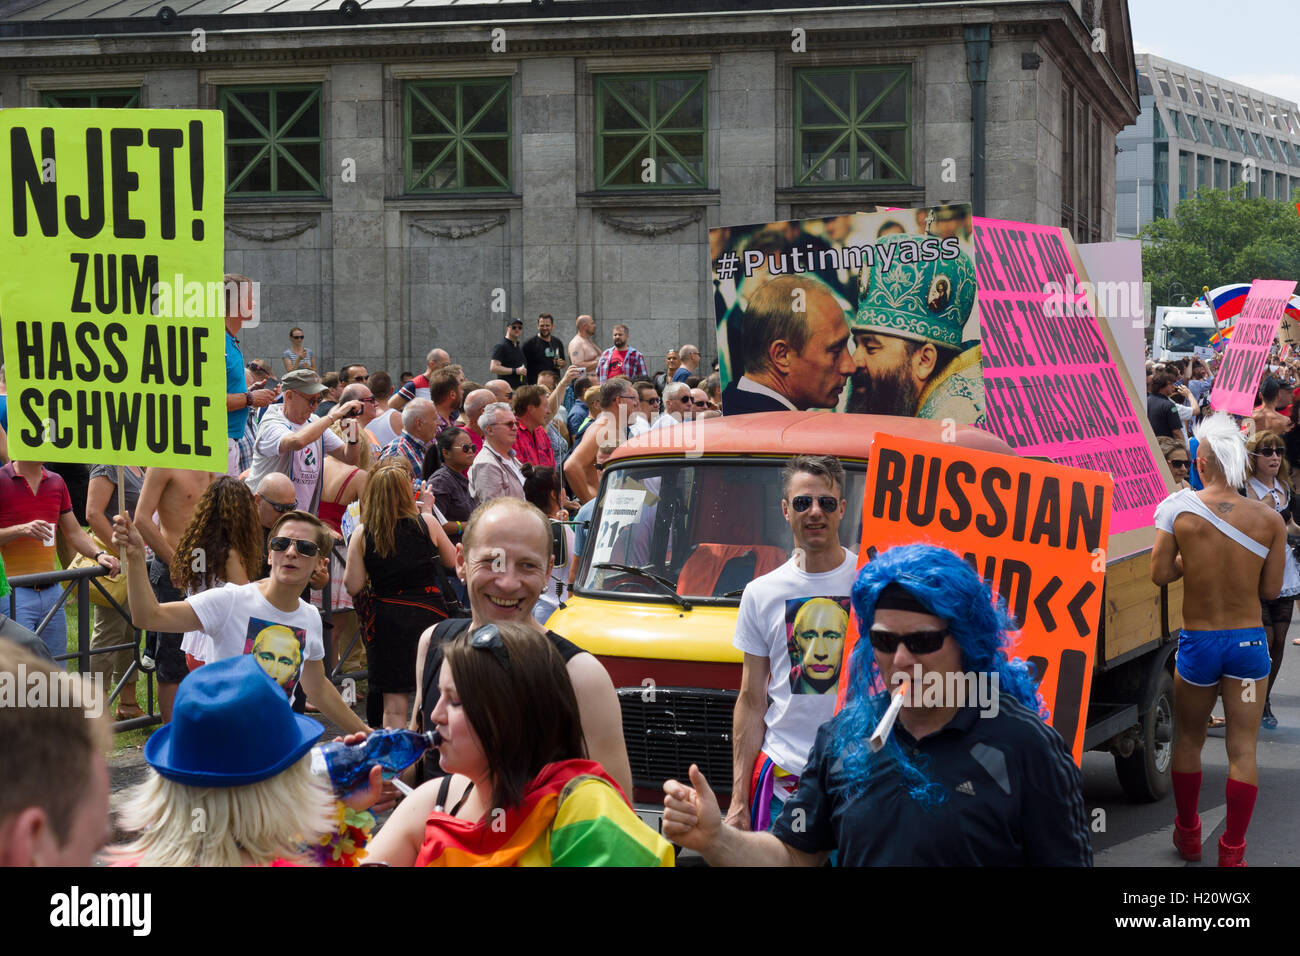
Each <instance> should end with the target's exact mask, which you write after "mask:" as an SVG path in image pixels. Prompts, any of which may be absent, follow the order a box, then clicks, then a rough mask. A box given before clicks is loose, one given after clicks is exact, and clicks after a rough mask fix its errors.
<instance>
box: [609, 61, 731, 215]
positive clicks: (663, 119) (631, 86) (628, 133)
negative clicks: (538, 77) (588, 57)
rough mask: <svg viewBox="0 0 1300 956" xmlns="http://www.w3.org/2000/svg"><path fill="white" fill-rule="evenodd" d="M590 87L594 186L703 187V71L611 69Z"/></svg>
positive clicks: (706, 172) (706, 116) (706, 153)
mask: <svg viewBox="0 0 1300 956" xmlns="http://www.w3.org/2000/svg"><path fill="white" fill-rule="evenodd" d="M595 87H596V163H595V167H596V188H597V189H643V190H672V189H707V188H708V185H709V135H708V134H709V74H708V73H707V72H690V73H612V74H605V75H601V76H597V77H596V82H595ZM646 160H650V161H651V165H650V166H646V164H645V161H646ZM647 171H650V172H652V173H653V176H652V178H651V179H650V181H648V182H647V181H645V173H646V172H647Z"/></svg>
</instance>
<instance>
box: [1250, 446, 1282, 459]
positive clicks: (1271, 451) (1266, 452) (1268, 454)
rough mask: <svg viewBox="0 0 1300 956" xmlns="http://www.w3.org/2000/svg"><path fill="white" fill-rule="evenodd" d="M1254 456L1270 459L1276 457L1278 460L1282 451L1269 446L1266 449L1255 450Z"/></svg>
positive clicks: (1276, 447)
mask: <svg viewBox="0 0 1300 956" xmlns="http://www.w3.org/2000/svg"><path fill="white" fill-rule="evenodd" d="M1255 454H1256V455H1259V456H1261V457H1263V458H1272V457H1274V456H1275V455H1276V456H1277V457H1278V458H1281V457H1282V449H1281V448H1279V447H1278V446H1277V445H1269V446H1268V447H1267V448H1256V449H1255Z"/></svg>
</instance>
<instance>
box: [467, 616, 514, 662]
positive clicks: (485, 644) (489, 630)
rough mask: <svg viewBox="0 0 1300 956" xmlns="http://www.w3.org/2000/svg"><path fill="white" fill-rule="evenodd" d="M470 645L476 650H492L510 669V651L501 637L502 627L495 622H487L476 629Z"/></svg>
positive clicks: (494, 655)
mask: <svg viewBox="0 0 1300 956" xmlns="http://www.w3.org/2000/svg"><path fill="white" fill-rule="evenodd" d="M469 646H470V647H472V648H474V650H476V651H490V652H491V654H492V656H493V657H495V658H496V659H497V661H498V662H500V664H501V666H502V667H503V668H504V669H505V670H510V652H509V651H507V650H506V644H505V641H503V640H502V639H501V628H499V627H497V626H496V625H495V624H485V625H483V626H482V627H480V628H479V629H478V630H477V631H475V632H474V634H473V636H472V637H470V639H469Z"/></svg>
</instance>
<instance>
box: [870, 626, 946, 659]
mask: <svg viewBox="0 0 1300 956" xmlns="http://www.w3.org/2000/svg"><path fill="white" fill-rule="evenodd" d="M870 633H871V646H872V647H874V648H875V649H876V650H878V651H880V652H882V653H884V654H893V653H894V652H895V651H897V650H898V645H899V644H900V643H901V644H905V645H906V646H907V649H908V650H909V651H911V652H912V653H913V654H918V655H920V654H933V653H934V652H935V651H937V650H938V649H939V648H941V647H943V642H944V639H945V638H946V637H947V636H948V631H947V629H946V628H940V629H939V630H937V631H911V632H909V633H907V634H895V633H894V632H893V631H886V630H883V629H878V628H874V627H873V628H872V629H871V632H870Z"/></svg>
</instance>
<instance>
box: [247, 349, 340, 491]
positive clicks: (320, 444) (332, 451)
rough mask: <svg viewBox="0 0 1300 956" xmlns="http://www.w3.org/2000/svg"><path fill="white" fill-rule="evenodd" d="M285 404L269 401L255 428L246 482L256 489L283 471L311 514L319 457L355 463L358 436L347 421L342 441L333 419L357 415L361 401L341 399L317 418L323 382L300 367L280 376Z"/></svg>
mask: <svg viewBox="0 0 1300 956" xmlns="http://www.w3.org/2000/svg"><path fill="white" fill-rule="evenodd" d="M280 384H281V386H282V387H283V388H284V404H283V405H272V406H271V407H270V408H268V409H267V410H266V414H264V415H263V416H262V421H261V424H259V425H258V426H257V441H256V444H255V445H254V447H253V464H252V465H251V466H250V467H249V469H248V477H247V478H245V479H244V480H245V482H246V483H247V484H248V488H249V490H250V491H254V492H255V491H257V488H258V485H260V484H261V482H262V479H263V478H265V477H266V476H267V475H269V474H270V473H271V472H273V471H278V472H280V474H282V475H288V476H289V480H290V481H292V482H293V486H294V490H295V492H296V497H297V499H298V508H299V510H301V511H305V512H307V513H308V514H315V513H316V512H317V511H318V510H319V508H320V490H321V484H322V480H323V477H324V474H325V464H324V462H323V461H322V460H321V459H322V455H333V456H334V457H335V458H338V459H340V460H342V461H345V462H347V463H348V464H349V465H355V464H356V463H357V452H358V450H359V449H358V443H359V439H358V437H357V436H358V435H359V434H360V429H358V428H357V426H356V423H355V422H348V426H347V427H348V429H349V430H350V432H351V436H350V438H349V439H348V440H347V441H344V440H343V439H341V438H339V436H338V435H336V434H334V432H333V431H332V430H331V428H330V426H331V425H333V424H334V423H335V422H339V421H344V420H347V419H350V418H354V417H356V415H357V414H358V413H360V412H361V410H362V405H361V402H359V401H356V400H353V401H349V402H340V403H339V404H337V405H335V406H334V407H333V408H331V409H330V410H329V414H328V415H326V416H325V417H323V418H318V417H317V416H316V415H314V414H312V410H313V409H314V408H315V407H316V406H317V405H318V404H319V403H320V396H321V393H322V392H324V391H325V386H324V385H322V384H321V380H320V376H318V375H317V374H316V373H315V372H313V371H312V370H311V369H306V368H300V369H295V370H294V371H292V372H290V373H289V374H288V375H286V376H285V377H284V378H282V379H280Z"/></svg>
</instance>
